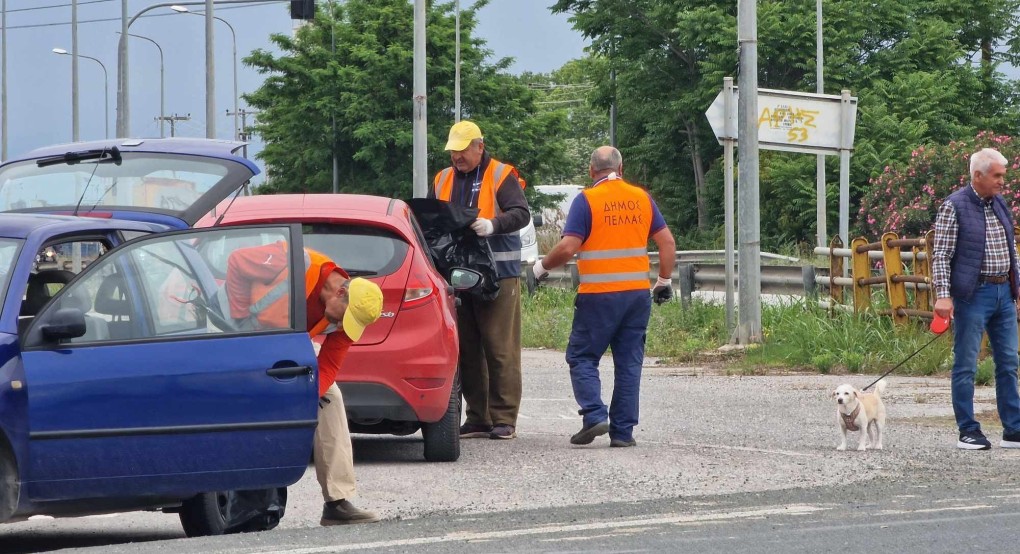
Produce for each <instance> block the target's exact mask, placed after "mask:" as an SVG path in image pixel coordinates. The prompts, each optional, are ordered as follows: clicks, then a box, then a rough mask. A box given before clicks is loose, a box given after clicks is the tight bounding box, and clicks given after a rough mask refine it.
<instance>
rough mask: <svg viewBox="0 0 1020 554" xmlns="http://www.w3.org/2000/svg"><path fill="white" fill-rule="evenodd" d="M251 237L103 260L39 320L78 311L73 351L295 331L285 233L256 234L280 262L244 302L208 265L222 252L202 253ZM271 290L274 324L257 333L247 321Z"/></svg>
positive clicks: (130, 250)
mask: <svg viewBox="0 0 1020 554" xmlns="http://www.w3.org/2000/svg"><path fill="white" fill-rule="evenodd" d="M251 234H252V231H251V230H247V229H230V228H226V229H216V230H210V231H207V232H203V233H201V238H199V239H195V238H193V237H192V235H190V234H185V235H179V236H178V235H171V236H166V237H155V238H152V239H151V240H147V241H144V242H141V243H134V244H130V245H127V246H125V247H124V248H122V249H120V250H117V251H114V252H111V253H110V254H108V255H106V256H103V257H102V258H100V259H99V261H97V262H96V263H95V264H94V265H95V267H93V268H90V270H89V272H88V274H87V275H84V276H83V278H82V279H80V280H78V281H75V282H74V283H71V284H69V285H67V286H66V288H65V289H64V290H63V291H61V292H60V293H59V295H58V296H57V297H56V299H55V300H54V305H53V306H47V307H46V308H45V310H44V311H43V312H42V313H40V315H39V318H42V319H43V320H45V318H46V314H50V313H52V312H53V311H55V310H59V309H62V308H77V309H79V310H81V311H82V312H83V313H84V314H85V324H86V325H85V326H86V333H85V335H84V336H81V337H76V338H73V339H69V340H66V341H65V342H69V343H72V344H78V343H95V342H103V341H124V340H137V339H153V338H168V337H174V336H193V335H222V334H229V333H251V332H257V331H267V330H269V331H271V330H276V329H292V328H294V326H295V325H294V321H295V319H294V315H293V310H292V309H291V306H290V295H291V291H292V289H291V281H290V259H289V256H288V255H287V254H286V252H287V248H288V247H287V244H289V242H290V229H289V228H288V227H279V228H276V227H273V228H262V229H261V231H260V233H258V235H257V236H259V237H261V238H262V240H264V241H265V242H264V243H263V244H268V245H273V246H274V247H276V248H279V249H280V251H281V252H282V255H281V256H278V257H277V258H276V259H275V260H274V265H273V266H272V270H273V272H272V274H271V275H269V274H267V273H265V272H263V273H262V274H261V275H260V277H266V275H269V277H270V278H269V279H268V280H266V279H263V280H260V281H258V282H257V283H256V282H254V281H245V283H246V285H247V286H249V288H248V289H246V290H245V293H246V296H245V297H244V298H239V297H232V296H231V292H230V291H229V290H228V287H227V285H226V282H225V280H224V279H222V278H217V277H216V275H215V274H214V271H213V269H212V266H213V265H214V263H213V262H214V261H213V260H212V259H210V258H211V257H216V256H218V255H219V254H220V253H221V250H219V249H209V248H203V246H204V245H206V244H217V243H224V242H226V243H231V242H237V241H231V240H228V239H231V238H238V237H250V236H251ZM234 235H236V237H234ZM216 261H217V262H218V261H219V260H216ZM257 261H258V262H259V265H258V267H257V268H258V269H263V266H262V265H261V262H262V259H261V258H260V259H259V260H257ZM271 291H283V294H280V295H278V297H277V298H276V299H277V300H278V301H277V302H275V303H274V304H273V306H274V307H273V309H274V312H273V313H274V317H275V318H276V319H273V320H271V322H270V323H269V324H266V323H265V322H262V323H263V324H261V325H259V326H258V327H257V329H256V328H255V327H254V326H253V325H252V324H251V323H250V322H249V321H248V320H249V319H251V317H250V316H251V315H252V313H253V312H252V311H251V310H252V309H253V305H255V304H256V303H257V301H258V300H259V299H260V298H261V297H262V296H265V295H267V294H269V293H270V292H271ZM274 294H275V293H274ZM239 303H243V305H241V304H239ZM27 333H28V334H31V333H32V331H31V329H29V330H28V331H27Z"/></svg>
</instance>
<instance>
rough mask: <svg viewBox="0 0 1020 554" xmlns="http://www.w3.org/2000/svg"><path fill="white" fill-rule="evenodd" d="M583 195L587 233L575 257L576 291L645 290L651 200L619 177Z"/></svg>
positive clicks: (651, 210)
mask: <svg viewBox="0 0 1020 554" xmlns="http://www.w3.org/2000/svg"><path fill="white" fill-rule="evenodd" d="M582 194H584V196H585V197H586V198H587V200H588V207H589V208H590V209H591V234H590V235H588V238H587V239H586V240H585V241H584V243H583V244H581V248H580V250H579V251H578V253H577V271H578V274H579V276H580V286H579V287H578V289H577V292H579V293H601V292H620V291H626V290H648V285H649V283H648V271H649V265H648V235H649V233H650V231H651V228H652V217H653V215H654V214H655V212H654V210H653V209H652V199H651V198H650V197H649V196H648V193H647V192H645V191H644V190H643V189H641V188H639V187H636V186H634V185H631V184H629V183H627V182H626V181H624V180H622V179H611V180H608V181H603V182H602V183H599V184H598V185H596V186H595V187H593V188H590V189H585V190H583V191H582Z"/></svg>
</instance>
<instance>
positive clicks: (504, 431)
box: [489, 425, 517, 440]
mask: <svg viewBox="0 0 1020 554" xmlns="http://www.w3.org/2000/svg"><path fill="white" fill-rule="evenodd" d="M516 437H517V431H516V430H515V429H514V426H513V425H493V426H492V431H491V432H489V438H490V439H502V440H510V439H513V438H516Z"/></svg>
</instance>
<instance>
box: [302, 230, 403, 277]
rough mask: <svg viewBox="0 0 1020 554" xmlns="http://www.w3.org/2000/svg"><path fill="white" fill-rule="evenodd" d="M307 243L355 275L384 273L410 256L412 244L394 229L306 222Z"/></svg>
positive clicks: (390, 270)
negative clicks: (408, 251) (310, 223)
mask: <svg viewBox="0 0 1020 554" xmlns="http://www.w3.org/2000/svg"><path fill="white" fill-rule="evenodd" d="M302 231H303V233H304V240H305V246H306V247H307V248H311V249H312V250H316V251H318V252H321V253H323V254H325V255H326V256H329V258H330V259H332V260H333V261H334V262H336V264H337V265H339V266H340V267H342V268H344V270H346V271H347V272H348V273H350V274H351V275H352V276H358V275H362V276H383V275H389V274H391V273H393V272H394V271H396V270H397V269H398V268H399V267H400V266H401V265H402V264H403V263H404V259H405V258H407V250H408V246H409V245H408V244H407V242H405V241H404V239H402V238H401V237H400V236H399V235H397V234H396V233H394V232H392V231H388V230H385V229H380V228H377V227H367V226H361V225H333V224H314V225H304V226H303V228H302Z"/></svg>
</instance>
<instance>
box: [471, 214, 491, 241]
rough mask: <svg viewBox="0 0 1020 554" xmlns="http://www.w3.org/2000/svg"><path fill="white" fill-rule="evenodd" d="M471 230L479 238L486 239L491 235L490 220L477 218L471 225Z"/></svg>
mask: <svg viewBox="0 0 1020 554" xmlns="http://www.w3.org/2000/svg"><path fill="white" fill-rule="evenodd" d="M471 230H473V231H474V232H475V233H476V234H477V235H478V236H480V237H487V236H489V235H491V234H492V231H493V226H492V220H491V219H485V218H484V217H479V218H478V219H476V220H475V222H474V223H472V224H471Z"/></svg>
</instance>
